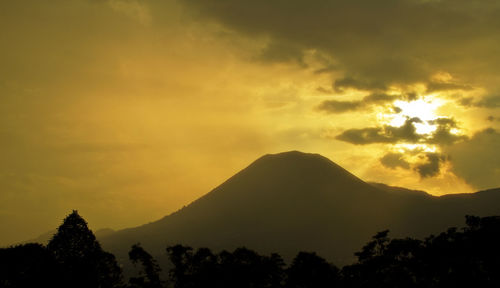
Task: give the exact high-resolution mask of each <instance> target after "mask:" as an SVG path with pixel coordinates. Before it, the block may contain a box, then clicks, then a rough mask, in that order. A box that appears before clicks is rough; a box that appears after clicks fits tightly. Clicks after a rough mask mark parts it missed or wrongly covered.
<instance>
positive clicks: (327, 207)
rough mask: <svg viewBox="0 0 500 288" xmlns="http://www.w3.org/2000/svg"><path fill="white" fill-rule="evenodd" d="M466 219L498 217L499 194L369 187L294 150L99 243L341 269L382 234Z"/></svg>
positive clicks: (419, 233)
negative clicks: (257, 256) (311, 258)
mask: <svg viewBox="0 0 500 288" xmlns="http://www.w3.org/2000/svg"><path fill="white" fill-rule="evenodd" d="M466 214H473V215H478V216H488V215H500V189H493V190H488V191H482V192H478V193H474V194H457V195H447V196H442V197H435V196H431V195H429V194H427V193H425V192H422V191H413V190H408V189H404V188H395V187H389V186H386V185H383V184H376V183H366V182H364V181H362V180H361V179H359V178H357V177H356V176H354V175H353V174H351V173H349V172H348V171H347V170H345V169H343V168H342V167H340V166H339V165H337V164H335V163H333V162H332V161H330V160H329V159H327V158H325V157H323V156H320V155H318V154H306V153H301V152H297V151H292V152H285V153H280V154H274V155H265V156H263V157H261V158H259V159H258V160H256V161H255V162H253V163H252V164H251V165H250V166H248V167H247V168H245V169H243V170H242V171H240V172H239V173H237V174H236V175H234V176H233V177H231V178H230V179H228V180H227V181H226V182H224V183H223V184H221V185H220V186H218V187H217V188H215V189H214V190H212V191H211V192H209V193H208V194H206V195H205V196H203V197H201V198H199V199H198V200H196V201H194V202H193V203H191V204H190V205H188V206H186V207H184V208H182V209H180V210H179V211H177V212H175V213H173V214H171V215H168V216H166V217H164V218H163V219H160V220H158V221H156V222H153V223H149V224H146V225H143V226H140V227H136V228H130V229H125V230H120V231H116V232H115V233H112V234H110V235H107V236H104V237H100V241H101V243H102V244H103V247H104V248H105V249H106V250H109V251H111V252H113V253H115V255H117V256H118V258H119V259H120V258H124V257H126V253H127V251H128V250H129V249H130V247H131V245H132V244H135V243H137V242H140V243H141V244H142V245H143V247H144V248H145V249H146V250H148V251H150V252H151V253H152V254H154V255H161V254H165V248H166V247H167V246H168V245H174V244H178V243H180V244H183V245H189V246H192V247H209V248H211V249H214V250H222V249H234V248H236V247H240V246H246V247H248V248H251V249H255V250H257V251H259V252H262V253H270V252H278V253H280V254H281V255H283V256H284V257H285V258H286V259H290V258H291V257H293V256H294V255H295V254H296V253H297V252H298V251H316V252H318V254H319V255H321V256H323V257H325V258H327V259H328V260H330V261H332V262H333V263H335V264H337V265H343V264H348V263H349V262H351V261H352V260H353V259H354V258H353V253H354V252H355V251H358V250H359V249H360V248H361V247H362V246H363V245H364V244H365V243H366V242H367V241H368V240H369V239H370V238H371V236H373V235H374V234H375V233H376V232H378V231H381V230H385V229H390V230H391V235H392V236H393V237H407V236H411V237H419V238H421V237H425V236H428V235H429V234H430V233H438V232H440V231H444V230H445V229H446V228H448V227H450V226H462V225H463V223H464V215H466Z"/></svg>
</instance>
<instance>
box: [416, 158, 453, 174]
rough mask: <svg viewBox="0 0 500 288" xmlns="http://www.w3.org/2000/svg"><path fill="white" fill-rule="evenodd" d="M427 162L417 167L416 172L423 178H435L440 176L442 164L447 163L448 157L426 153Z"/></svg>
mask: <svg viewBox="0 0 500 288" xmlns="http://www.w3.org/2000/svg"><path fill="white" fill-rule="evenodd" d="M425 157H426V158H427V161H426V162H425V163H423V164H419V165H417V166H415V171H417V172H418V174H420V177H422V178H429V177H434V176H436V175H438V174H439V171H440V169H441V164H442V163H443V162H445V161H446V157H445V156H444V155H442V154H439V153H426V154H425Z"/></svg>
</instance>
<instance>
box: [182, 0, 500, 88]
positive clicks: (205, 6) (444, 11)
mask: <svg viewBox="0 0 500 288" xmlns="http://www.w3.org/2000/svg"><path fill="white" fill-rule="evenodd" d="M183 3H185V4H186V5H187V6H188V7H190V8H191V9H192V10H193V11H195V13H196V15H201V16H202V17H205V18H206V19H209V20H211V21H216V22H218V23H220V24H222V25H224V26H226V27H228V28H230V29H233V30H234V31H237V32H239V33H241V34H243V35H247V36H249V37H255V38H258V37H265V38H270V39H272V41H278V42H282V43H287V45H286V46H282V47H281V48H280V49H281V50H283V51H284V54H286V55H289V53H290V52H291V53H293V54H295V56H293V57H290V56H287V58H289V59H291V60H292V61H295V59H298V58H300V57H301V55H302V54H303V51H305V50H308V49H314V50H316V51H318V52H320V53H323V54H326V55H328V56H330V58H331V59H334V60H335V65H336V67H338V68H339V70H340V71H342V72H343V73H344V74H343V75H344V76H343V77H341V78H340V79H338V80H337V81H335V88H336V89H339V90H342V89H348V88H355V89H360V90H370V91H373V90H374V89H382V90H385V88H386V87H388V86H390V85H391V84H398V83H400V84H408V83H416V82H420V83H425V82H427V80H428V79H430V76H431V75H433V74H434V73H436V72H437V71H447V72H449V73H450V74H452V75H458V76H460V77H459V78H458V79H464V81H466V80H467V78H471V79H472V78H475V79H479V78H477V77H475V76H476V75H477V74H478V72H477V69H476V67H481V71H480V72H479V73H481V74H486V75H488V76H491V75H498V73H499V72H498V69H497V67H498V66H499V64H500V56H499V54H498V53H497V52H496V50H495V49H493V48H492V47H497V46H498V45H499V44H500V38H499V37H498V35H499V34H500V33H499V32H500V31H499V27H500V26H499V25H498V15H499V14H500V13H499V12H500V4H499V3H498V2H496V1H469V0H453V1H452V0H442V1H416V0H397V1H394V0H380V1H372V0H356V1H347V0H332V1H323V0H311V1H303V0H289V1H280V0H271V1H261V0H257V1H247V0H234V1H213V0H212V1H210V0H186V1H183ZM255 19H258V21H256V20H255ZM464 39H466V41H464ZM272 41H271V42H270V46H274V47H276V46H275V44H274V43H273V42H272ZM289 47H293V51H290V50H289ZM265 49H268V48H265ZM271 60H273V59H272V58H271ZM428 88H429V89H430V90H431V91H442V90H456V89H461V90H462V89H468V86H466V85H465V84H463V83H453V84H451V83H431V84H430V85H429V87H428Z"/></svg>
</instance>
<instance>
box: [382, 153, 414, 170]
mask: <svg viewBox="0 0 500 288" xmlns="http://www.w3.org/2000/svg"><path fill="white" fill-rule="evenodd" d="M403 157H404V154H403V153H387V154H385V155H384V157H382V158H380V163H382V165H384V166H385V167H387V168H391V169H396V168H398V167H401V168H403V169H410V163H408V162H407V161H406V160H405V159H404V158H403Z"/></svg>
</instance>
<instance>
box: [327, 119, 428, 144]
mask: <svg viewBox="0 0 500 288" xmlns="http://www.w3.org/2000/svg"><path fill="white" fill-rule="evenodd" d="M421 122H422V120H420V119H419V118H408V119H406V121H405V123H404V124H403V125H402V126H400V127H394V126H389V125H385V126H383V127H370V128H362V129H348V130H345V131H344V132H342V133H341V134H340V135H337V136H336V137H335V139H337V140H341V141H345V142H349V143H352V144H357V145H364V144H373V143H399V142H409V143H417V142H419V141H421V140H422V139H423V136H422V135H420V134H417V132H416V128H415V126H414V125H413V123H421Z"/></svg>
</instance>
